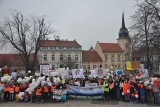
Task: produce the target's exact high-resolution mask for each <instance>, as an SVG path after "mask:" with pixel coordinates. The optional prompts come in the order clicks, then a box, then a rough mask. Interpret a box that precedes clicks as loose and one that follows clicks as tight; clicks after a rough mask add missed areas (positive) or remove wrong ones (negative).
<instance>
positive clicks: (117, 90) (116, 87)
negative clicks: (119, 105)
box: [114, 77, 120, 100]
mask: <svg viewBox="0 0 160 107" xmlns="http://www.w3.org/2000/svg"><path fill="white" fill-rule="evenodd" d="M114 91H115V93H116V98H117V100H120V82H119V80H118V77H116V78H115V81H114Z"/></svg>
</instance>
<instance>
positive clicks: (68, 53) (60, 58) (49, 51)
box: [38, 40, 82, 70]
mask: <svg viewBox="0 0 160 107" xmlns="http://www.w3.org/2000/svg"><path fill="white" fill-rule="evenodd" d="M43 42H44V44H43V46H42V47H41V49H40V51H39V54H38V55H39V63H40V65H45V64H49V65H52V70H55V69H57V68H64V67H65V68H66V67H69V68H70V69H73V68H77V69H78V68H81V67H82V47H81V45H79V44H78V43H77V41H75V40H73V41H68V40H65V41H64V40H43Z"/></svg>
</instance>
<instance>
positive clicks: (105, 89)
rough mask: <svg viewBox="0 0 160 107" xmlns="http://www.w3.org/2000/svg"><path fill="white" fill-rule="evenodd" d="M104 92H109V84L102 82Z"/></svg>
mask: <svg viewBox="0 0 160 107" xmlns="http://www.w3.org/2000/svg"><path fill="white" fill-rule="evenodd" d="M104 91H106V92H109V84H108V83H105V82H104Z"/></svg>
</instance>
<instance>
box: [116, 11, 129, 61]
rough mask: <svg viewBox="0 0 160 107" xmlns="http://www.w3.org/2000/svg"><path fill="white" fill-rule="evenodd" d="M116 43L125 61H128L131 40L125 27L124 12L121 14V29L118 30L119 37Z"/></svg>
mask: <svg viewBox="0 0 160 107" xmlns="http://www.w3.org/2000/svg"><path fill="white" fill-rule="evenodd" d="M117 43H118V45H119V46H120V47H121V48H122V50H123V52H124V57H125V60H129V59H130V50H131V38H130V37H129V32H128V29H127V28H126V27H125V21H124V12H123V13H122V27H121V28H120V30H119V37H118V39H117Z"/></svg>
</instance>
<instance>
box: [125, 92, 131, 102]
mask: <svg viewBox="0 0 160 107" xmlns="http://www.w3.org/2000/svg"><path fill="white" fill-rule="evenodd" d="M125 100H126V101H129V100H130V94H128V93H127V94H126V95H125Z"/></svg>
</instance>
